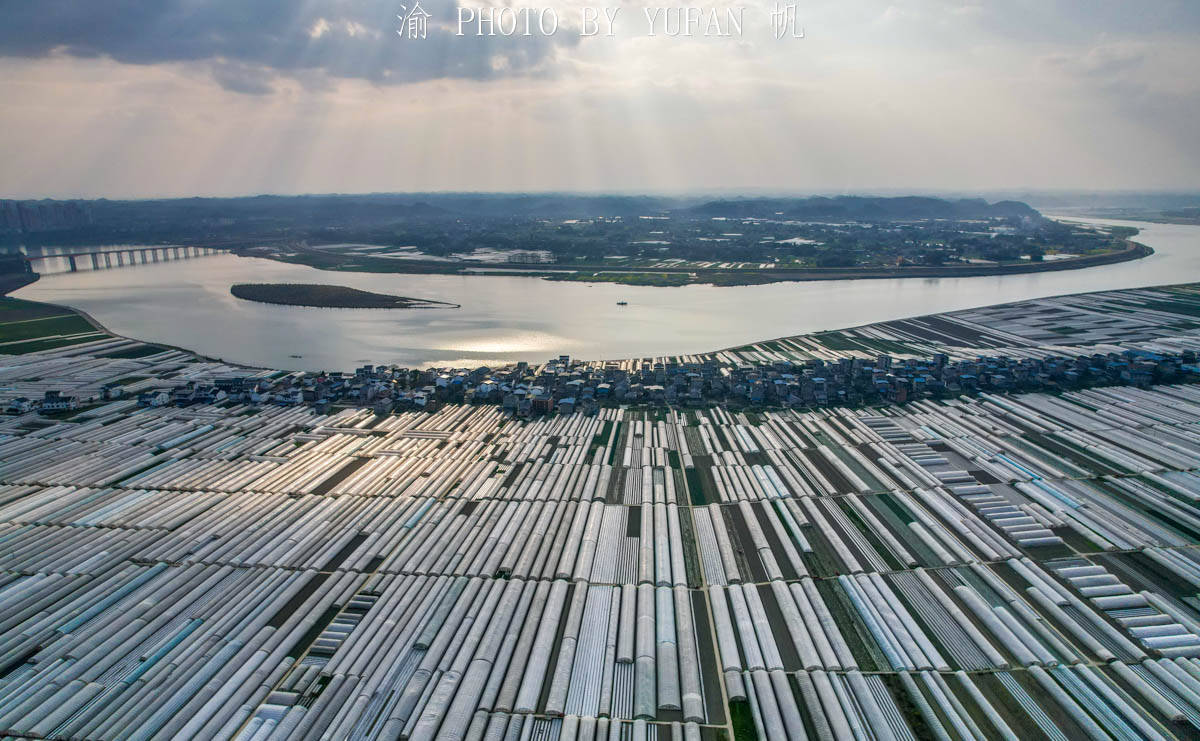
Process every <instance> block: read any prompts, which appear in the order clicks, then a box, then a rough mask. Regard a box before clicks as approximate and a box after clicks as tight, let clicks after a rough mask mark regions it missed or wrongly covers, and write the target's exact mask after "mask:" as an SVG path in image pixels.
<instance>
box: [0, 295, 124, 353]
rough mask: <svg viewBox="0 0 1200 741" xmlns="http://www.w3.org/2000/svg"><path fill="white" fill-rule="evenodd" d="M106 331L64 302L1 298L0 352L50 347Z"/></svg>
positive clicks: (77, 341) (89, 338) (27, 350)
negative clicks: (61, 305)
mask: <svg viewBox="0 0 1200 741" xmlns="http://www.w3.org/2000/svg"><path fill="white" fill-rule="evenodd" d="M102 335H103V333H102V332H100V331H99V330H97V329H96V328H95V327H94V326H92V324H91V322H89V321H88V320H87V319H84V318H83V317H82V316H80V315H79V314H77V313H75V312H73V311H71V310H70V309H64V308H62V307H60V306H52V305H50V304H40V303H37V302H34V301H22V300H21V299H16V298H8V297H4V298H0V354H5V355H20V354H22V353H28V352H36V351H38V350H49V349H51V348H54V347H63V346H65V345H73V344H77V343H80V342H90V341H92V340H95V339H98V338H99V337H100V336H102Z"/></svg>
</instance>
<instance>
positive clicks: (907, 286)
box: [15, 219, 1200, 370]
mask: <svg viewBox="0 0 1200 741" xmlns="http://www.w3.org/2000/svg"><path fill="white" fill-rule="evenodd" d="M1077 220H1078V221H1085V220H1083V219H1077ZM1086 221H1088V223H1093V224H1107V225H1127V226H1136V227H1138V228H1140V229H1142V233H1141V234H1140V235H1139V236H1138V237H1137V239H1138V241H1141V242H1143V243H1145V244H1148V245H1150V246H1151V247H1153V248H1154V250H1155V254H1154V255H1153V256H1151V257H1149V258H1145V259H1142V260H1136V261H1133V262H1126V263H1120V264H1117V265H1106V266H1102V267H1095V268H1085V269H1082V270H1068V271H1060V272H1051V273H1032V274H1026V275H1004V276H986V277H976V278H931V279H926V278H900V279H887V280H849V281H819V282H807V283H775V284H770V285H761V286H739V287H729V288H718V287H714V286H686V287H683V288H653V287H632V286H618V285H611V284H583V283H564V282H555V281H547V280H542V279H539V278H519V277H498V276H480V275H476V276H450V275H400V274H374V273H348V272H325V271H320V270H316V269H313V268H308V267H304V266H298V265H287V264H284V263H279V262H275V261H271V260H263V259H257V258H240V257H234V256H232V255H220V256H215V257H203V258H198V259H194V260H186V261H180V262H168V263H158V264H152V265H139V266H136V267H127V268H119V269H114V270H103V271H97V272H81V273H69V274H63V275H50V276H46V277H43V278H42V279H41V280H39V281H38V282H36V283H34V284H32V285H30V286H26V287H25V288H23V289H21V290H20V291H18V292H17V293H16V294H15V295H16V296H17V297H19V298H26V299H31V300H34V301H47V302H52V303H57V304H64V305H67V306H71V307H74V308H77V309H80V310H82V311H86V312H87V313H88V314H90V315H91V316H92V317H94V318H95V319H96V320H98V321H99V322H100V323H102V324H103V325H104V326H105V327H107V328H109V329H110V330H111V331H113V332H115V333H117V334H120V335H124V336H127V337H133V338H136V339H140V340H148V341H154V342H163V343H167V344H171V345H177V346H179V347H185V348H188V349H191V350H195V351H196V352H199V353H202V354H204V355H208V356H210V357H215V358H222V359H224V360H227V361H231V362H238V363H244V364H247V365H256V366H264V367H270V368H284V369H296V370H320V369H331V370H348V369H350V368H353V367H354V366H355V365H361V364H363V363H367V362H369V363H375V364H392V363H396V364H399V365H405V366H409V367H424V366H431V365H437V366H478V365H494V364H501V363H505V362H511V361H516V360H528V361H531V362H537V361H543V360H546V359H548V358H551V357H555V356H558V355H571V356H573V357H579V358H588V359H601V358H628V357H651V356H660V355H678V354H688V353H701V352H707V351H711V350H717V349H721V348H725V347H731V346H736V345H742V344H746V343H750V342H754V341H757V340H766V339H772V338H776V337H783V336H787V335H794V334H801V333H804V332H811V331H816V330H825V329H840V328H845V327H851V326H857V325H860V324H867V323H870V322H877V321H883V320H887V319H896V318H901V317H910V316H917V315H921V314H929V313H936V312H942V311H951V310H956V309H965V308H971V307H976V306H985V305H989V304H997V303H1006V302H1010V301H1019V300H1024V299H1029V298H1037V297H1045V296H1055V295H1062V294H1068V293H1080V292H1085V291H1099V290H1110V289H1117V288H1135V287H1144V286H1152V285H1161V284H1167V283H1182V282H1188V281H1200V227H1196V226H1178V225H1169V224H1145V223H1133V222H1120V221H1107V220H1086ZM239 282H282V283H330V284H339V285H345V286H351V287H354V288H359V289H363V290H370V291H378V292H381V293H390V294H396V295H401V296H411V297H414V298H426V299H435V300H438V301H446V302H450V303H455V304H461V305H462V308H461V309H410V310H371V309H318V308H303V307H289V306H273V305H268V304H259V303H253V302H248V301H242V300H239V299H236V298H234V297H233V296H232V295H230V293H229V287H230V286H231V285H232V284H234V283H239ZM618 301H627V302H628V306H618V305H617V302H618ZM297 356H299V357H297Z"/></svg>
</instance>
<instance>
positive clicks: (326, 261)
mask: <svg viewBox="0 0 1200 741" xmlns="http://www.w3.org/2000/svg"><path fill="white" fill-rule="evenodd" d="M239 254H243V253H239ZM244 254H246V255H247V256H248V255H251V254H253V256H255V257H265V258H266V259H270V260H275V261H277V262H282V263H288V264H293V265H305V266H308V267H312V268H316V269H318V270H324V271H336V272H351V273H398V274H413V275H482V276H489V277H523V278H544V279H546V280H551V281H564V282H573V283H615V284H619V285H628V286H651V287H677V286H687V285H712V286H753V285H765V284H768V283H788V282H797V283H801V282H812V281H831V280H886V279H893V278H974V277H979V276H995V275H1023V274H1029V273H1049V272H1057V271H1063V270H1081V269H1084V268H1090V267H1096V266H1100V265H1113V264H1117V263H1122V262H1129V261H1132V260H1140V259H1142V258H1144V257H1149V256H1151V255H1153V254H1154V250H1153V249H1152V248H1151V247H1148V246H1147V245H1144V244H1141V243H1138V242H1133V241H1126V242H1125V246H1124V248H1123V249H1119V250H1114V251H1112V252H1106V253H1103V254H1099V255H1082V256H1079V257H1071V258H1068V259H1063V260H1041V261H1036V262H1035V261H1026V262H1019V263H1017V262H1014V263H1003V264H991V265H982V264H977V263H956V264H943V265H911V264H905V265H898V266H877V267H849V268H845V267H841V268H818V267H803V268H786V267H773V268H762V269H753V268H725V269H722V268H697V267H691V266H685V267H653V268H641V267H614V266H606V265H589V264H561V265H537V266H536V267H529V268H517V267H511V266H506V267H503V268H497V267H483V266H480V265H476V264H472V263H447V262H442V261H435V260H417V259H414V260H407V259H406V260H389V259H385V258H372V257H368V256H363V255H352V256H351V255H345V254H339V253H334V252H331V251H327V250H321V249H316V248H304V249H298V250H295V251H293V252H288V253H286V254H284V253H278V252H270V253H266V254H262V253H244Z"/></svg>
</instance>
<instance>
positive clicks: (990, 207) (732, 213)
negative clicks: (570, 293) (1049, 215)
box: [691, 196, 1041, 221]
mask: <svg viewBox="0 0 1200 741" xmlns="http://www.w3.org/2000/svg"><path fill="white" fill-rule="evenodd" d="M691 210H692V212H693V213H696V214H700V215H704V216H709V217H713V216H717V217H720V216H724V217H727V218H747V217H754V218H763V219H770V218H784V219H795V220H799V221H903V220H909V219H996V218H1000V219H1040V218H1041V214H1039V213H1038V212H1037V211H1035V210H1034V209H1032V208H1030V207H1029V206H1028V205H1026V204H1024V203H1020V202H1018V201H1000V202H998V203H990V204H989V203H988V202H987V201H985V200H983V199H978V198H971V199H960V200H953V201H951V200H944V199H941V198H925V197H917V196H909V197H900V198H872V197H866V196H839V197H836V198H821V197H817V198H752V199H749V198H748V199H738V200H720V201H709V202H708V203H703V204H700V205H699V206H696V207H694V208H693V209H691Z"/></svg>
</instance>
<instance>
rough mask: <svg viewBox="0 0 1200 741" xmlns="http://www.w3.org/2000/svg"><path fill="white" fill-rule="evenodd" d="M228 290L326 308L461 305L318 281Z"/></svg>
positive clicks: (248, 285)
mask: <svg viewBox="0 0 1200 741" xmlns="http://www.w3.org/2000/svg"><path fill="white" fill-rule="evenodd" d="M229 292H230V293H231V294H233V295H234V296H236V297H237V298H240V299H242V300H243V301H257V302H258V303H263V304H277V305H281V306H308V307H315V308H323V309H461V308H462V306H460V305H459V304H452V303H449V302H446V301H434V300H432V299H420V298H409V297H407V296H391V295H388V294H385V293H374V292H372V291H360V290H359V289H357V288H348V287H346V286H329V285H322V284H316V283H236V284H234V285H232V286H230V288H229Z"/></svg>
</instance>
